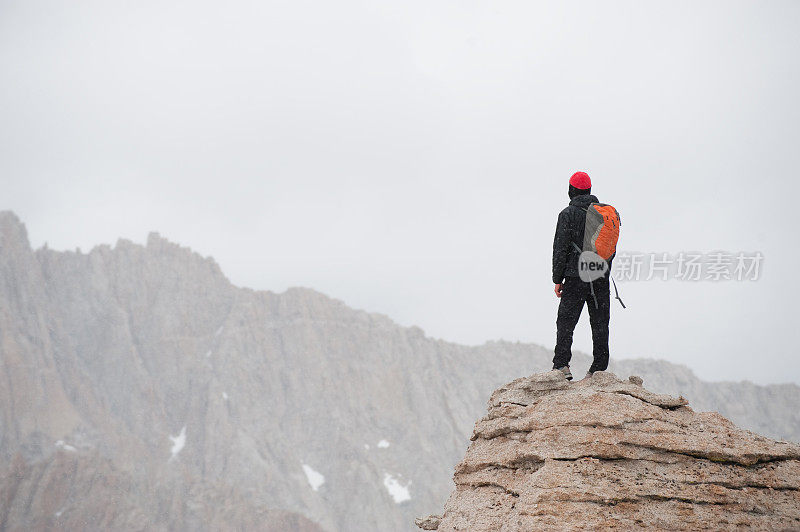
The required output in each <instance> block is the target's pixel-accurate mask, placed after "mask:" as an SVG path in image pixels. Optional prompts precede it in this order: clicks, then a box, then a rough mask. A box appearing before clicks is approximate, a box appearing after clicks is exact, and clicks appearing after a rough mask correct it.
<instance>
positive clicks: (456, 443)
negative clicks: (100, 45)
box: [0, 212, 800, 530]
mask: <svg viewBox="0 0 800 532" xmlns="http://www.w3.org/2000/svg"><path fill="white" fill-rule="evenodd" d="M0 275H1V276H2V278H1V280H0V405H1V406H0V458H2V461H3V463H4V464H7V466H6V467H5V469H4V470H3V471H0V474H3V476H2V478H4V479H6V481H4V483H3V485H0V501H4V504H3V506H4V508H5V510H4V511H3V512H2V515H0V518H2V519H3V523H4V524H5V525H4V528H8V529H12V530H13V529H23V528H26V526H25V525H26V524H28V525H30V523H24V522H19V519H20V518H19V516H21V515H26V511H25V510H26V509H31V508H39V509H42V508H50V507H51V506H52V504H50V506H48V505H47V504H44V502H46V501H44V502H43V501H37V497H45V496H46V494H47V493H50V495H47V496H48V497H51V498H52V497H54V495H53V491H57V490H52V489H51V490H50V491H48V490H46V489H43V488H44V487H46V486H45V485H43V484H40V483H37V482H36V479H32V480H30V481H29V482H23V483H21V484H20V485H21V486H23V488H24V489H22V488H20V489H16V488H15V489H11V487H10V484H9V481H8V479H9V478H13V477H14V475H13V471H11V469H9V468H11V467H12V465H11V464H16V466H14V467H16V470H17V471H31V472H37V471H38V472H39V473H36V475H38V476H37V477H36V478H42V479H46V478H48V477H47V475H45V474H43V473H42V471H49V470H51V467H55V466H51V465H50V464H56V465H58V464H62V463H74V464H77V465H75V466H70V467H73V470H74V469H75V468H77V467H87V468H92V467H98V469H97V472H96V475H94V476H93V475H91V474H84V475H79V474H74V473H73V474H74V476H75V478H76V479H84V478H89V479H95V480H92V482H93V484H92V486H93V487H94V489H96V490H97V489H99V488H98V487H97V485H96V479H97V478H102V477H103V475H104V473H103V472H104V471H108V470H112V469H113V471H114V475H116V476H117V477H119V478H121V479H124V485H126V486H131V487H130V488H129V489H128V490H127V491H126V493H128V494H133V495H129V497H128V498H127V499H125V497H123V499H125V502H126V504H121V503H120V494H119V490H118V489H117V490H116V491H114V490H111V489H110V488H109V490H108V498H109V501H108V504H107V505H104V506H102V507H100V506H98V507H95V506H87V505H85V504H79V502H78V501H79V500H80V493H83V491H84V488H85V486H83V485H82V484H81V483H80V482H79V481H76V483H75V484H74V493H68V494H63V493H61V494H60V496H61V497H62V499H63V501H62V503H63V504H62V506H60V507H59V510H58V512H61V513H60V514H59V516H56V514H55V513H53V515H52V516H36V518H37V519H38V520H37V521H36V523H39V524H42V526H45V527H46V526H58V523H59V521H58V519H63V517H62V516H71V519H73V518H74V519H82V521H81V522H84V523H89V524H92V523H95V524H100V523H117V524H123V525H124V523H130V522H137V523H141V524H142V527H145V528H155V529H159V528H173V529H174V528H186V527H189V528H193V529H197V528H199V529H202V528H213V527H214V524H215V523H216V524H217V525H219V523H227V524H228V525H230V527H231V528H236V527H237V526H239V527H245V528H246V527H248V526H253V523H252V521H248V520H247V519H246V518H245V517H243V516H246V515H256V514H257V515H264V516H267V517H265V519H267V520H269V519H273V518H274V517H270V516H275V515H279V517H278V518H277V519H279V521H278V522H289V521H291V520H292V519H299V518H296V517H294V516H296V515H300V516H305V517H307V518H309V519H310V520H312V521H313V522H314V523H317V524H318V525H319V526H321V527H322V528H324V529H326V530H368V529H369V530H406V529H409V523H411V522H413V517H414V516H415V515H421V514H423V513H426V512H427V511H428V510H430V508H431V507H441V506H442V505H443V504H444V500H445V498H446V497H447V494H448V493H449V491H450V489H451V486H452V481H451V476H452V471H453V467H454V466H455V464H456V463H457V462H458V460H459V459H460V457H461V456H463V454H464V451H465V449H466V447H467V444H468V443H469V435H470V432H471V430H472V426H473V423H474V420H475V419H477V418H478V417H479V416H480V415H481V413H482V412H484V410H485V398H486V397H488V396H489V394H490V393H491V391H492V390H494V389H495V388H497V387H498V386H500V385H501V384H503V383H504V382H508V381H510V380H512V379H513V378H516V377H518V376H519V375H526V374H531V373H533V372H535V371H541V370H543V369H547V368H548V367H549V361H550V359H551V357H552V354H551V351H550V350H549V349H546V348H544V347H541V346H536V345H531V344H520V343H509V342H488V343H486V344H484V345H481V346H461V345H457V344H452V343H448V342H444V341H440V340H435V339H432V338H429V337H426V336H425V335H424V333H423V332H422V331H421V330H420V329H419V328H416V327H401V326H398V325H397V324H395V323H393V322H392V321H391V320H390V319H388V318H387V317H385V316H382V315H379V314H370V313H367V312H363V311H359V310H354V309H351V308H349V307H347V306H346V305H344V304H343V303H342V302H340V301H337V300H334V299H331V298H329V297H327V296H324V295H322V294H320V293H318V292H315V291H313V290H309V289H302V288H295V289H290V290H287V291H286V292H284V293H281V294H275V293H272V292H266V291H253V290H249V289H245V288H238V287H235V286H233V285H231V283H230V282H229V281H228V280H227V279H226V278H225V276H224V275H223V274H222V272H221V271H220V269H219V267H218V266H217V264H216V263H215V262H214V261H213V260H212V259H210V258H204V257H201V256H199V255H197V254H196V253H193V252H192V251H191V250H189V249H187V248H184V247H180V246H178V245H176V244H173V243H170V242H168V241H167V240H165V239H163V238H161V237H160V236H159V235H157V234H155V233H153V234H151V235H150V236H149V237H148V241H147V245H146V246H140V245H136V244H133V243H131V242H128V241H125V240H120V241H118V242H117V244H116V245H115V246H114V247H113V248H111V247H110V246H105V245H104V246H98V247H96V248H94V249H93V250H92V251H91V252H89V253H88V254H82V253H77V252H76V253H73V252H57V251H52V250H48V249H44V248H43V249H39V250H36V251H33V250H31V248H30V245H29V243H28V240H27V236H26V232H25V228H24V226H23V225H22V224H21V222H20V221H19V220H18V219H17V217H16V216H15V215H13V214H12V213H9V212H4V213H0ZM574 365H575V367H576V368H580V367H583V368H585V367H588V359H587V358H586V357H585V356H584V355H581V354H578V355H576V358H575V363H574ZM612 370H616V371H620V372H621V373H622V374H626V373H637V374H640V375H642V376H643V377H644V378H645V381H646V382H647V384H648V387H649V388H650V389H653V390H663V391H669V392H671V393H682V394H683V395H685V396H687V397H689V398H690V400H691V401H692V403H693V404H694V405H695V406H696V407H697V408H698V409H699V408H703V409H709V410H719V411H720V412H722V413H723V414H724V415H726V416H729V417H730V418H731V419H733V420H734V421H735V422H736V423H738V424H740V425H741V426H743V427H746V428H752V429H754V430H759V431H760V432H763V433H764V434H767V435H771V436H778V437H785V438H789V439H794V440H796V441H798V440H800V427H799V426H798V419H797V414H796V410H797V406H798V404H800V403H798V394H799V393H800V389H799V388H798V387H797V386H794V385H784V386H767V387H763V386H755V385H752V384H749V383H720V384H709V383H703V382H701V381H699V380H698V379H696V378H695V377H694V376H693V375H692V374H691V372H690V371H688V370H687V369H686V368H683V367H680V366H675V365H672V364H668V363H665V362H658V361H645V360H638V361H620V362H618V363H617V364H616V366H615V367H612ZM701 405H702V406H701ZM181 434H183V435H185V437H184V438H183V445H182V446H181V445H180V443H181V442H182V438H181ZM383 440H385V442H383V444H382V445H378V443H379V442H382V441H383ZM387 443H388V446H387V445H386V444H387ZM69 453H75V454H76V455H78V456H80V457H87V458H86V459H85V460H73V461H72V462H69V461H65V459H64V457H63V456H62V455H64V454H69ZM89 458H91V459H89ZM100 463H102V464H104V465H102V467H100V466H97V465H96V464H100ZM81 464H86V465H81ZM304 465H305V466H307V468H310V470H313V471H316V472H318V473H320V474H322V475H323V476H324V483H322V484H321V485H319V486H317V489H314V487H313V486H312V485H311V483H310V482H309V480H308V478H307V477H306V473H305V472H304ZM31 474H33V473H31ZM42 482H44V481H42ZM86 482H89V480H86ZM120 482H121V481H120ZM51 484H52V485H57V486H58V485H62V486H63V483H62V484H58V483H54V484H53V483H51ZM15 485H16V484H15ZM398 488H399V489H398ZM404 488H405V489H407V490H408V495H410V499H408V500H404V495H405V493H404V491H403V489H404ZM102 493H103V491H102V489H99V491H98V492H97V494H96V495H95V498H102V495H101V494H102ZM56 494H57V495H58V493H56ZM134 495H135V496H134ZM128 499H129V500H128ZM48 500H49V499H48ZM165 500H166V501H170V502H169V504H165V503H164V502H163V501H165ZM70 501H72V502H70ZM96 508H102V512H100V510H98V509H96ZM41 511H44V510H41ZM115 512H116V513H117V514H118V515H115V514H114V513H115ZM278 512H283V513H278ZM109 513H111V515H109ZM15 516H16V517H15ZM230 516H238V517H236V518H235V519H234V518H233V517H230ZM48 519H49V520H50V521H48ZM69 522H75V521H69ZM267 524H268V523H265V526H266V525H267ZM306 526H308V529H309V530H312V529H313V526H314V525H313V524H312V523H307V525H306Z"/></svg>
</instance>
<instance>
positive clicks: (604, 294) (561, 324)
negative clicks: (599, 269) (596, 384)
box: [553, 277, 611, 372]
mask: <svg viewBox="0 0 800 532" xmlns="http://www.w3.org/2000/svg"><path fill="white" fill-rule="evenodd" d="M592 285H594V295H595V297H596V298H597V306H596V307H595V298H593V297H592V292H591V288H590V286H589V283H585V282H583V281H581V280H580V278H579V277H567V278H566V280H565V281H564V284H563V285H562V288H561V303H559V305H558V318H557V319H556V329H557V333H556V349H555V352H556V355H555V356H554V357H553V368H561V367H563V366H567V365H569V361H570V360H571V359H572V333H573V331H574V330H575V325H577V323H578V318H580V316H581V311H582V310H583V304H584V303H586V304H587V305H588V306H589V323H590V324H591V326H592V343H593V344H594V350H593V352H592V354H593V355H594V362H592V366H591V367H590V368H589V371H591V372H595V371H605V370H606V368H608V320H609V318H610V307H611V292H610V290H609V287H608V285H609V283H608V277H601V278H600V279H597V280H596V281H594V282H593V283H592Z"/></svg>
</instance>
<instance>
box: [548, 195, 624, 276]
mask: <svg viewBox="0 0 800 532" xmlns="http://www.w3.org/2000/svg"><path fill="white" fill-rule="evenodd" d="M590 203H600V202H599V201H598V199H597V196H595V195H594V194H582V195H580V196H575V197H574V198H572V200H571V201H570V202H569V205H567V207H566V208H565V209H564V210H563V211H561V213H559V215H558V224H557V225H556V236H555V238H554V239H553V282H554V283H556V284H559V283H561V282H563V281H564V278H565V277H578V257H579V256H580V254H581V253H580V251H578V250H579V249H582V248H583V229H584V226H585V224H586V209H587V208H588V207H589V204H590ZM573 243H575V245H576V246H578V249H576V248H575V245H573ZM612 259H613V257H612ZM608 265H609V272H610V271H611V268H610V266H611V260H609V261H608ZM606 275H608V274H606Z"/></svg>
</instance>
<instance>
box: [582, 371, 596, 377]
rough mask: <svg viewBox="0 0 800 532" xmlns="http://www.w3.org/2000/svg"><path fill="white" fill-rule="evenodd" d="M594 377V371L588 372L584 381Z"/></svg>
mask: <svg viewBox="0 0 800 532" xmlns="http://www.w3.org/2000/svg"><path fill="white" fill-rule="evenodd" d="M592 375H594V371H587V372H586V376H585V377H584V379H589V378H591V377H592Z"/></svg>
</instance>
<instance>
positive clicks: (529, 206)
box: [0, 0, 800, 383]
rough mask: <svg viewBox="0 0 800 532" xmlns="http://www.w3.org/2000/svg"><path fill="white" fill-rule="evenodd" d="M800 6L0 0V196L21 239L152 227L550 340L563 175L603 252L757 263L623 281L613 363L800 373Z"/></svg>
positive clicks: (110, 235) (476, 324)
mask: <svg viewBox="0 0 800 532" xmlns="http://www.w3.org/2000/svg"><path fill="white" fill-rule="evenodd" d="M798 23H800V5H799V4H797V3H792V2H769V3H756V2H724V3H723V2H702V3H694V2H692V3H689V2H674V1H672V2H658V3H656V2H648V3H642V2H618V3H603V4H599V3H593V2H579V3H572V2H565V3H558V4H540V3H532V2H472V1H458V2H455V1H452V2H441V1H436V2H430V1H422V2H417V1H407V2H401V3H397V2H352V1H346V0H344V1H340V2H303V1H293V2H242V1H230V2H225V3H212V2H169V3H165V2H151V1H140V2H135V3H134V2H119V1H102V2H101V1H94V2H92V1H86V2H80V3H77V2H42V1H5V0H3V1H0V80H2V83H0V179H2V181H1V182H0V183H2V191H3V195H2V202H0V208H2V209H11V210H13V211H15V212H16V213H17V214H18V215H19V216H20V218H21V219H22V221H23V222H24V223H25V224H26V226H27V228H28V233H29V237H30V239H31V243H32V244H33V245H34V246H35V247H39V246H42V245H44V244H45V243H47V245H48V246H49V247H50V248H54V249H59V250H60V249H75V248H76V247H80V248H81V249H82V250H83V251H88V250H89V249H91V248H92V247H93V246H94V245H97V244H100V243H110V244H113V243H114V242H116V240H117V239H118V238H119V237H123V238H128V239H131V240H134V241H136V242H144V241H145V240H146V237H147V233H148V232H149V231H158V232H160V233H161V234H162V235H163V236H165V237H166V238H169V239H170V240H173V241H176V242H179V243H181V244H182V245H186V246H190V247H192V248H193V249H194V250H196V251H198V252H199V253H201V254H203V255H211V256H213V257H214V258H215V259H216V260H217V261H218V262H219V264H220V266H221V268H222V270H223V271H224V272H225V273H226V275H228V277H229V278H230V279H231V281H232V282H233V283H235V284H237V285H240V286H247V287H251V288H255V289H264V290H272V291H283V290H285V289H286V288H287V287H290V286H308V287H312V288H314V289H316V290H319V291H321V292H323V293H326V294H328V295H330V296H332V297H335V298H338V299H341V300H343V301H344V302H345V303H347V304H348V305H350V306H353V307H356V308H363V309H366V310H369V311H375V312H381V313H385V314H387V315H388V316H390V317H391V318H392V319H394V320H396V321H397V322H399V323H401V324H404V325H418V326H420V327H422V328H423V329H424V330H425V332H426V333H427V334H428V335H430V336H433V337H439V338H443V339H446V340H449V341H455V342H461V343H468V344H477V343H483V342H484V341H486V340H490V339H498V338H504V339H506V340H520V341H530V342H536V343H540V344H543V345H546V346H552V344H553V343H554V341H555V313H556V308H557V304H558V300H557V299H556V298H555V296H554V294H553V292H552V290H553V284H552V281H551V279H550V261H551V251H552V238H553V231H554V228H555V221H556V217H557V214H558V212H559V211H560V210H561V209H562V208H563V207H564V206H565V205H566V204H567V201H568V199H567V194H566V192H567V180H568V179H569V176H570V175H571V174H572V173H573V172H574V171H576V170H585V171H586V172H588V173H589V175H590V176H591V177H592V180H593V193H595V194H596V195H597V196H598V197H599V199H600V200H601V201H604V202H608V203H611V204H613V205H614V206H615V207H616V208H617V209H618V210H619V212H620V214H621V217H622V222H623V226H622V236H621V239H620V243H619V249H620V250H627V251H640V252H668V253H679V252H681V251H700V252H710V251H715V250H725V251H729V252H732V253H735V252H739V251H745V252H756V251H759V252H761V253H762V254H763V256H764V261H763V264H762V271H761V276H760V278H759V279H758V280H757V281H741V282H740V281H723V282H711V281H699V282H682V281H678V280H675V279H670V280H668V281H655V280H653V281H638V282H634V281H631V282H624V283H620V285H619V286H620V290H621V292H622V297H623V299H624V300H625V303H626V304H627V305H628V308H627V309H625V310H623V309H622V308H621V307H619V306H618V305H616V303H614V302H612V304H613V305H614V307H612V317H611V356H612V358H627V357H658V358H664V359H666V360H669V361H672V362H677V363H681V364H686V365H688V366H689V367H691V368H692V369H693V370H695V371H696V372H697V373H698V375H699V376H701V377H702V378H704V379H707V380H725V379H733V380H740V379H749V380H753V381H755V382H759V383H772V382H790V381H791V382H796V383H800V357H798V356H797V355H798V347H797V342H796V328H797V324H798V320H797V317H796V312H797V311H796V303H797V301H798V296H800V280H798V279H797V278H796V276H795V272H796V270H797V266H796V264H797V262H798V260H800V253H798V250H797V241H798V239H797V236H796V223H797V222H796V219H795V218H796V217H795V215H794V212H793V205H792V201H791V198H792V197H793V196H792V194H793V193H794V188H795V182H796V176H797V168H798V167H800V150H798V145H800V133H798V127H797V124H798V121H800V101H798V98H797V94H800V61H798V59H800V58H799V57H798V55H800V54H799V53H798V51H800V33H798V32H797V27H798ZM575 347H576V348H577V349H580V350H584V351H590V349H591V338H590V335H589V328H588V319H587V317H586V314H585V313H584V316H583V318H582V320H581V323H579V325H578V328H577V330H576V340H575ZM542 369H543V370H544V369H548V368H542Z"/></svg>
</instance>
